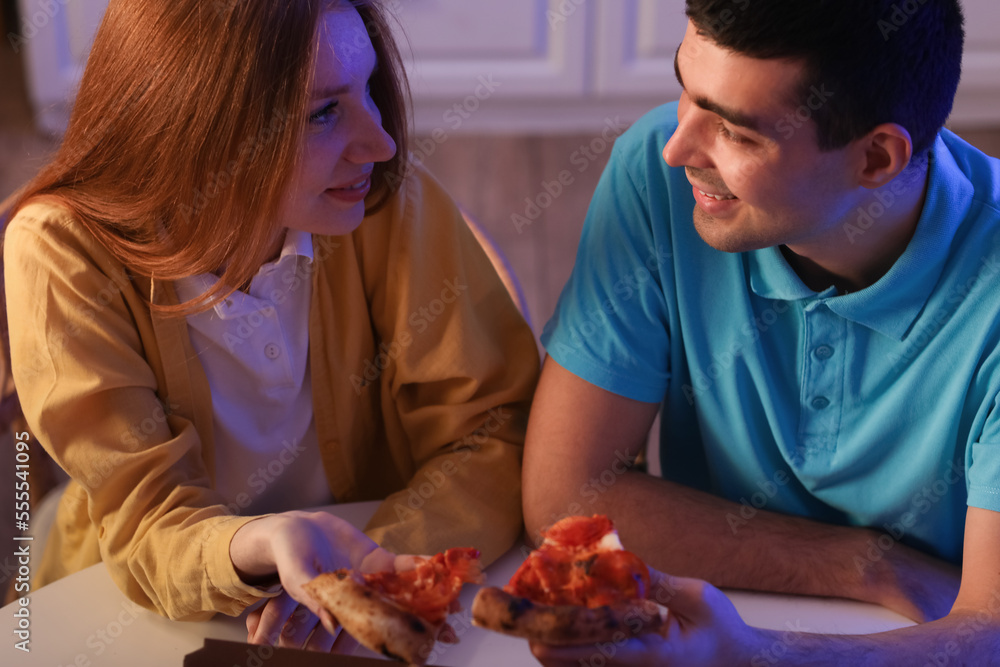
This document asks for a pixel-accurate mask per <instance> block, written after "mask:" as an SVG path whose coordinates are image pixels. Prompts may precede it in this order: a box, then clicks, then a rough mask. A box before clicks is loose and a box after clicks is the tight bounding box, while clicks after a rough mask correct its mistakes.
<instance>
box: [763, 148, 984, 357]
mask: <svg viewBox="0 0 1000 667" xmlns="http://www.w3.org/2000/svg"><path fill="white" fill-rule="evenodd" d="M929 172H930V177H929V184H928V187H927V198H926V200H925V202H924V209H923V212H922V213H921V215H920V220H919V221H918V222H917V229H916V231H915V232H914V234H913V238H912V239H910V243H909V244H908V245H907V246H906V250H905V251H904V252H903V254H902V255H901V256H900V258H899V259H898V260H896V263H895V264H893V266H892V268H890V269H889V271H888V272H887V273H886V274H885V275H884V276H882V278H881V279H879V280H878V282H876V283H875V284H874V285H871V286H869V287H866V288H865V289H863V290H860V291H858V292H853V293H850V294H844V295H837V294H836V293H835V292H833V291H832V288H831V289H828V290H825V291H823V292H821V293H818V294H817V293H816V292H814V291H813V290H811V289H809V288H808V287H807V286H806V285H805V283H803V282H802V280H801V279H800V278H799V277H798V274H796V273H795V271H793V270H792V268H791V267H790V266H789V265H788V262H787V261H785V258H784V257H783V256H782V254H781V251H780V250H779V249H778V248H764V249H761V250H754V251H751V252H748V253H746V255H747V261H748V264H749V269H750V287H751V289H752V290H753V291H754V293H755V294H757V295H759V296H761V297H764V298H766V299H776V300H782V301H796V300H799V299H816V300H822V301H823V302H824V303H825V305H826V306H827V307H828V308H829V309H830V310H831V311H833V312H834V313H836V314H838V315H840V316H841V317H843V318H845V319H848V320H851V321H853V322H856V323H858V324H861V325H864V326H866V327H868V328H870V329H873V330H875V331H878V332H879V333H881V334H883V335H885V336H888V337H890V338H892V339H894V340H897V341H902V340H903V339H904V338H905V337H906V334H907V332H908V331H909V330H910V328H911V327H912V326H913V322H914V321H915V320H916V319H917V316H918V315H919V314H920V312H921V310H923V308H924V306H925V305H926V303H927V300H928V298H929V297H930V295H931V291H932V290H933V289H934V286H935V285H936V284H937V282H938V279H939V278H940V277H941V273H942V271H943V270H944V265H945V262H946V261H947V259H948V255H949V250H950V248H951V242H952V240H953V239H954V237H955V232H956V230H957V229H958V227H959V225H961V223H962V221H963V220H964V219H965V216H966V214H967V213H968V211H969V208H970V207H971V206H972V196H973V186H972V183H971V182H970V181H969V179H968V178H966V177H965V175H964V174H963V173H962V171H961V169H960V168H959V167H958V165H957V164H956V163H955V159H954V157H953V156H952V155H951V153H950V152H949V151H948V148H947V146H946V145H945V143H944V140H943V139H942V138H941V137H940V135H939V136H938V138H937V140H936V141H935V143H934V148H933V149H932V150H931V157H930V167H929Z"/></svg>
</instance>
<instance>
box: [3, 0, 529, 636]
mask: <svg viewBox="0 0 1000 667" xmlns="http://www.w3.org/2000/svg"><path fill="white" fill-rule="evenodd" d="M405 90H406V89H405V82H404V78H403V75H402V72H401V69H400V63H399V57H398V53H397V51H396V49H395V46H394V44H393V41H392V36H391V34H390V32H389V30H388V28H387V26H386V21H385V16H384V13H383V10H382V9H381V8H380V7H379V5H378V4H377V3H376V2H375V1H374V0H370V1H367V0H351V1H350V2H348V1H347V0H253V1H250V0H224V1H218V2H211V3H209V2H202V1H200V0H112V2H111V4H110V6H109V8H108V10H107V14H106V16H105V19H104V22H103V24H102V26H101V28H100V30H99V32H98V34H97V37H96V39H95V41H94V45H93V49H92V52H91V55H90V60H89V62H88V65H87V70H86V72H85V74H84V78H83V81H82V84H81V87H80V90H79V93H78V96H77V101H76V106H75V108H74V112H73V116H72V118H71V120H70V124H69V128H68V130H67V133H66V136H65V139H64V142H63V144H62V147H61V149H60V151H59V152H58V154H57V155H56V156H55V158H54V160H53V161H52V163H51V164H50V165H48V167H47V168H45V169H44V170H43V171H42V172H41V173H40V175H39V176H38V177H37V178H36V179H35V180H34V181H33V182H32V183H31V184H30V185H29V187H28V190H27V192H26V194H25V195H24V197H23V198H22V199H21V201H20V202H19V204H18V206H17V213H16V215H15V217H14V219H13V220H12V221H11V223H10V224H9V226H8V230H7V232H6V239H5V247H4V262H5V275H6V285H7V301H8V316H9V321H10V328H11V342H10V344H11V350H12V365H13V369H14V377H15V382H16V385H17V388H18V393H19V396H20V400H21V403H22V405H23V409H24V412H25V416H26V418H27V420H28V423H29V425H30V427H31V429H32V431H33V432H34V434H35V436H36V437H37V438H38V439H39V440H40V441H41V442H42V444H43V445H44V446H45V448H46V449H47V451H48V452H49V453H50V454H51V455H52V457H53V458H54V459H55V460H56V462H58V464H59V465H60V466H61V467H62V468H63V469H64V470H65V471H66V472H67V473H68V474H69V476H70V477H71V479H72V481H71V482H70V484H69V486H68V488H67V489H66V491H65V492H64V493H63V495H62V498H61V500H60V505H59V510H58V516H57V519H56V525H55V527H54V529H53V531H52V534H51V537H50V539H49V541H48V545H47V548H46V551H45V554H44V557H43V560H42V562H41V564H40V566H39V569H38V572H37V575H36V582H35V583H36V585H43V584H45V583H47V582H50V581H52V580H54V579H57V578H59V577H62V576H64V575H66V574H69V573H71V572H74V571H76V570H79V569H81V568H83V567H86V566H88V565H91V564H93V563H96V562H98V561H104V562H105V563H106V565H107V567H108V568H109V570H110V572H111V575H112V577H113V578H114V580H115V582H116V583H117V585H118V586H119V587H120V588H121V589H122V590H123V591H124V592H125V593H126V595H128V596H129V598H131V599H133V600H135V601H137V602H139V603H141V604H143V605H145V606H147V607H149V608H152V609H155V610H157V611H159V612H160V613H162V614H164V615H167V616H169V617H171V618H175V619H197V618H202V617H204V616H206V615H208V614H210V613H212V612H224V613H227V614H234V615H235V614H239V613H241V612H242V611H243V610H244V609H245V608H246V607H247V606H249V605H251V604H253V603H255V602H257V601H259V600H260V599H262V598H269V599H268V601H267V602H266V604H265V605H263V606H262V607H261V608H260V609H259V610H258V611H257V612H255V614H254V615H253V616H252V617H251V619H250V621H249V622H248V625H249V628H250V637H251V639H252V640H254V641H274V640H275V639H276V638H277V637H278V635H279V633H280V643H282V644H284V645H296V646H301V645H308V646H309V647H311V648H317V649H329V646H330V644H331V643H332V641H333V638H332V637H330V636H329V635H327V634H326V633H325V632H324V631H323V629H322V627H319V626H318V625H317V619H316V615H315V612H317V610H318V607H317V606H316V604H315V602H314V601H313V600H311V599H310V598H309V597H308V596H307V595H306V594H305V593H304V592H303V590H302V584H303V583H305V582H306V581H308V580H309V579H310V578H312V577H313V576H315V575H316V574H318V573H319V572H320V571H324V570H329V569H331V568H335V567H341V566H351V567H365V568H391V567H392V566H393V563H394V556H393V554H395V553H404V554H405V553H434V552H437V551H440V550H441V549H443V548H445V547H447V546H458V545H466V546H475V547H478V548H479V549H481V550H482V552H483V555H484V559H485V560H487V561H489V560H491V559H493V558H496V557H497V556H499V555H500V554H501V553H502V552H503V551H504V550H505V549H507V548H508V547H509V546H510V545H511V544H512V543H513V542H514V540H515V539H516V537H517V535H518V533H519V530H520V526H521V517H520V485H519V479H520V477H519V466H520V456H521V446H522V442H523V436H524V426H525V422H526V411H527V407H528V404H529V402H530V399H531V394H532V391H533V388H534V383H535V380H536V376H537V370H538V358H537V352H536V348H535V344H534V339H533V337H532V334H531V331H530V330H529V329H528V327H527V326H526V324H525V323H524V321H523V319H522V318H521V317H520V315H519V313H518V311H517V309H516V308H515V306H514V304H513V302H512V301H511V299H510V297H509V296H508V294H507V292H506V291H505V289H504V287H503V285H502V283H501V282H500V280H499V278H498V277H497V275H496V273H495V272H494V270H493V269H492V267H491V265H490V264H489V262H488V260H487V258H486V256H485V254H484V253H483V252H482V250H481V248H480V247H479V246H478V245H477V242H476V240H475V238H474V237H473V236H472V235H471V234H470V232H469V230H468V228H467V227H466V226H465V223H464V222H463V219H462V217H461V215H460V214H459V212H458V211H457V210H456V207H455V205H454V204H453V203H452V201H451V200H450V199H449V198H448V196H447V195H446V194H445V193H444V192H443V191H442V190H441V188H440V187H439V186H438V185H437V184H436V183H435V182H434V181H433V180H432V179H431V178H430V177H429V176H428V175H427V174H426V173H425V172H423V171H422V170H420V169H418V168H415V167H414V166H413V165H408V164H407V162H406V159H405V155H406V150H405V145H406V143H405V139H406V133H405V124H406V117H407V116H406V113H405V105H404V102H405V99H406V92H405ZM368 499H385V500H384V502H383V504H382V505H381V507H380V509H379V510H378V511H377V513H376V514H375V516H374V517H373V519H372V521H371V523H370V525H369V526H368V529H367V531H366V533H361V532H359V531H357V530H355V529H353V528H351V527H350V526H349V525H348V524H346V523H345V522H343V521H340V520H338V519H336V518H335V517H333V516H331V515H329V514H326V513H322V512H320V513H309V512H303V511H300V510H302V508H307V507H314V506H317V505H324V504H328V503H331V502H334V501H337V502H347V501H358V500H368ZM377 545H381V546H380V547H378V546H377ZM383 547H384V549H383ZM278 582H280V584H281V586H280V588H279V587H276V586H273V584H276V583H278ZM300 605H301V606H305V607H306V608H308V610H310V612H309V613H297V611H296V610H297V609H298V608H299V606H300ZM302 619H304V620H302ZM293 620H294V621H295V622H293Z"/></svg>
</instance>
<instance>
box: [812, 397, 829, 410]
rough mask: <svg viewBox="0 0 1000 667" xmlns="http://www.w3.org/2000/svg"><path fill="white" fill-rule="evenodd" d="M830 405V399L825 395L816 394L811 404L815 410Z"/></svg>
mask: <svg viewBox="0 0 1000 667" xmlns="http://www.w3.org/2000/svg"><path fill="white" fill-rule="evenodd" d="M829 405H830V399H829V398H827V397H826V396H817V397H816V398H814V399H813V400H812V406H813V407H814V408H816V409H817V410H822V409H823V408H825V407H827V406H829Z"/></svg>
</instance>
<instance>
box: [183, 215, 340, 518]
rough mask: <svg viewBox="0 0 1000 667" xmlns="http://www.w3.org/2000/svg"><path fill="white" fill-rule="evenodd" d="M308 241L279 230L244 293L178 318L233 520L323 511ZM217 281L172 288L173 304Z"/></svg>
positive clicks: (326, 494) (206, 278) (208, 277)
mask: <svg viewBox="0 0 1000 667" xmlns="http://www.w3.org/2000/svg"><path fill="white" fill-rule="evenodd" d="M312 261H313V252H312V236H311V235H310V234H308V233H305V232H300V231H295V230H289V231H288V232H287V234H286V236H285V243H284V246H283V247H282V249H281V255H280V256H279V257H278V258H277V259H276V260H274V261H273V262H268V263H267V264H265V265H264V266H262V267H261V268H260V270H259V271H258V272H257V275H256V276H254V278H253V280H252V281H251V283H250V289H249V290H248V292H241V291H237V292H234V293H233V294H231V295H230V296H229V297H228V298H227V299H226V300H225V301H223V302H220V303H218V304H217V305H216V306H215V307H214V308H211V309H209V310H206V311H204V312H202V313H198V314H194V315H189V316H188V317H187V322H188V331H189V332H190V334H191V343H192V345H193V346H194V349H195V352H196V353H197V354H198V355H199V357H200V359H201V362H202V365H203V366H204V368H205V374H206V375H207V377H208V383H209V386H210V387H211V390H212V408H213V413H214V439H215V482H216V488H217V489H218V490H219V491H220V492H221V493H222V494H223V495H225V497H226V498H228V499H229V502H230V505H229V507H230V510H231V511H233V512H234V513H238V514H242V515H255V514H264V513H268V512H282V511H286V510H291V509H301V508H305V507H312V506H316V505H325V504H329V503H330V502H331V501H332V500H333V498H332V496H331V493H330V489H329V486H328V484H327V481H326V476H325V474H324V471H323V463H322V461H321V458H320V454H319V447H318V443H317V438H316V426H315V422H314V420H313V404H312V382H311V378H310V372H309V304H310V297H311V292H312V280H311V273H312V268H311V266H312ZM217 281H218V277H217V276H215V275H214V274H201V275H198V276H191V277H189V278H184V279H182V280H179V281H177V283H176V289H177V295H178V297H179V298H180V299H181V300H182V301H187V300H189V299H192V298H195V297H197V296H199V295H201V294H204V293H205V291H206V290H208V289H209V288H210V287H212V286H213V285H214V284H215V283H216V282H217Z"/></svg>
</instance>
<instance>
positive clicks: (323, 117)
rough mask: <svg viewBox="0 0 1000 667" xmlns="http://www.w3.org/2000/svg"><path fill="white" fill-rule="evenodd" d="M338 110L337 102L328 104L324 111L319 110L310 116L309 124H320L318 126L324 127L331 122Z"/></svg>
mask: <svg viewBox="0 0 1000 667" xmlns="http://www.w3.org/2000/svg"><path fill="white" fill-rule="evenodd" d="M336 109H337V103H336V102H330V103H329V104H327V105H326V106H324V107H323V108H322V109H320V110H318V111H316V112H314V113H312V114H310V116H309V122H310V123H315V124H318V125H322V124H323V123H327V122H329V121H330V119H331V116H333V112H334V111H336Z"/></svg>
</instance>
